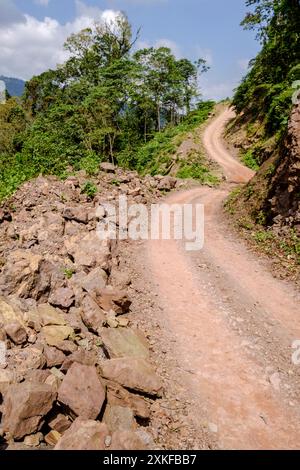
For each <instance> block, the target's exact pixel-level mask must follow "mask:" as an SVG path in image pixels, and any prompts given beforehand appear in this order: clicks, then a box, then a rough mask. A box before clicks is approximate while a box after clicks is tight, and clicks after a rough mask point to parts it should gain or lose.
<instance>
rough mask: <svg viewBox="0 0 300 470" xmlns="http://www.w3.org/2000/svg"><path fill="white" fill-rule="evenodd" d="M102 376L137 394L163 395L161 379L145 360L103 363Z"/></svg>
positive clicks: (124, 359)
mask: <svg viewBox="0 0 300 470" xmlns="http://www.w3.org/2000/svg"><path fill="white" fill-rule="evenodd" d="M102 375H103V377H105V378H106V379H109V380H112V381H115V382H117V383H119V384H120V385H123V386H124V387H126V388H129V389H131V390H136V391H137V392H141V393H146V394H149V395H154V396H161V394H162V390H163V385H162V382H161V380H160V378H159V377H158V376H157V375H156V373H155V372H154V370H153V369H152V367H151V366H150V364H149V363H148V362H147V361H145V360H144V359H138V358H131V357H130V358H121V359H110V360H108V361H105V362H104V363H103V365H102Z"/></svg>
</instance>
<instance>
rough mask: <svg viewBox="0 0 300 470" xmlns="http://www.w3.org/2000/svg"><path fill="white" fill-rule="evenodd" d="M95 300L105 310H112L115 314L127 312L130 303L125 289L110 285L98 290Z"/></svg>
mask: <svg viewBox="0 0 300 470" xmlns="http://www.w3.org/2000/svg"><path fill="white" fill-rule="evenodd" d="M96 302H97V304H98V305H99V306H100V307H101V308H102V309H103V310H104V311H105V312H109V311H110V310H113V311H114V312H115V313H116V314H117V315H122V314H124V313H128V311H129V307H130V305H131V301H130V300H129V299H128V296H127V293H126V291H122V290H119V289H114V288H112V287H110V286H109V287H106V288H105V289H101V290H100V291H99V292H98V295H97V298H96Z"/></svg>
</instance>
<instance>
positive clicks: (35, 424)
mask: <svg viewBox="0 0 300 470" xmlns="http://www.w3.org/2000/svg"><path fill="white" fill-rule="evenodd" d="M55 399H56V392H55V391H54V390H53V389H52V387H50V386H49V385H47V384H41V383H32V382H29V383H28V382H23V383H19V384H13V385H10V386H9V387H8V390H7V392H6V394H5V397H4V406H3V420H2V427H3V430H4V432H8V433H9V434H10V436H11V437H12V438H14V439H16V440H19V439H22V438H23V437H24V436H27V435H29V434H33V433H35V432H36V431H38V430H39V429H40V427H41V424H42V422H43V418H44V416H45V415H46V414H47V413H49V411H50V410H51V408H52V405H53V403H54V401H55Z"/></svg>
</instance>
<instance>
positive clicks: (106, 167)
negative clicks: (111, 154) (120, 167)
mask: <svg viewBox="0 0 300 470" xmlns="http://www.w3.org/2000/svg"><path fill="white" fill-rule="evenodd" d="M100 170H102V171H105V173H115V172H116V167H115V165H113V163H109V162H102V163H100Z"/></svg>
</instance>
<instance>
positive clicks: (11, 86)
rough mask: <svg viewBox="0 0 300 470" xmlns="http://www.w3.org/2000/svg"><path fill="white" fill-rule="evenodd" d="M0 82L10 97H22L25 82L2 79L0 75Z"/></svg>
mask: <svg viewBox="0 0 300 470" xmlns="http://www.w3.org/2000/svg"><path fill="white" fill-rule="evenodd" d="M0 80H3V81H4V83H5V85H6V89H7V91H8V93H9V94H10V96H22V94H23V92H24V88H25V82H24V81H23V80H20V79H19V78H11V77H4V76H3V75H0Z"/></svg>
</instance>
